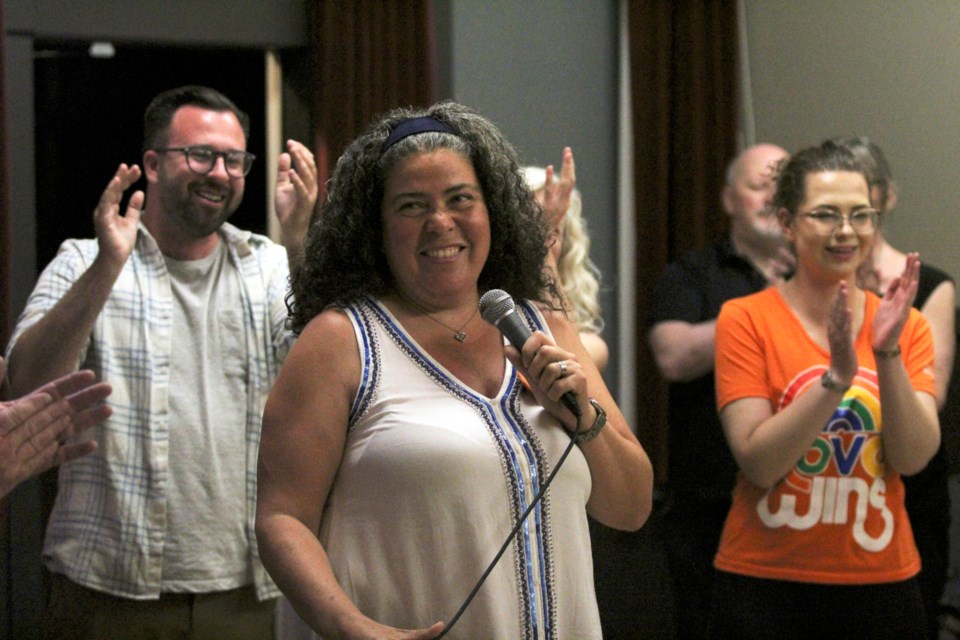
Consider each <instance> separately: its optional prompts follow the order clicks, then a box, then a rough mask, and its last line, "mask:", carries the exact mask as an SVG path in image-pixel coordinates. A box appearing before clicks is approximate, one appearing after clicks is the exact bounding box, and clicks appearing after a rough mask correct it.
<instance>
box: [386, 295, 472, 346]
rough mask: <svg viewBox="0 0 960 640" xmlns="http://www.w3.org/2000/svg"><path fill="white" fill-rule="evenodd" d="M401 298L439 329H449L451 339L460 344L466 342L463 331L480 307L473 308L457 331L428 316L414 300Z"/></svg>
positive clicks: (427, 312)
mask: <svg viewBox="0 0 960 640" xmlns="http://www.w3.org/2000/svg"><path fill="white" fill-rule="evenodd" d="M401 295H402V294H401ZM403 297H404V299H405V300H407V301H408V302H409V303H410V304H412V305H413V306H415V307H416V308H417V309H420V311H423V314H424V315H425V316H427V317H428V318H430V319H431V320H433V321H434V322H436V323H437V324H439V325H440V326H441V327H445V328H447V329H449V330H450V331H453V339H454V340H456V341H457V342H460V343H463V342H466V340H467V334H466V333H465V332H464V331H463V330H464V329H465V328H466V327H467V325H468V324H470V321H471V320H473V317H474V316H475V315H477V311H479V310H480V305H477V306H476V307H474V309H473V313H471V314H470V317H469V318H467V321H466V322H464V323H463V325H462V326H461V327H460V328H459V329H457V328H455V327H451V326H450V325H448V324H447V323H446V322H444V321H443V320H439V319H437V318H434V317H433V316H432V315H430V312H429V311H427V310H426V309H424V308H423V307H421V306H420V305H419V304H417V302H416V301H415V300H412V299H411V298H408V297H407V296H403Z"/></svg>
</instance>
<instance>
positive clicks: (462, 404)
mask: <svg viewBox="0 0 960 640" xmlns="http://www.w3.org/2000/svg"><path fill="white" fill-rule="evenodd" d="M546 251H547V247H546V225H544V224H543V219H542V216H541V215H540V211H539V210H538V207H537V206H536V203H535V201H534V199H533V196H532V193H531V191H530V190H529V189H528V188H527V187H526V185H525V184H524V182H523V178H522V176H521V174H520V168H519V166H518V163H517V158H516V154H515V152H514V150H513V148H512V146H510V144H509V143H508V142H507V141H506V140H505V139H504V138H503V136H502V134H501V133H500V132H499V130H497V129H496V127H494V126H493V125H492V124H491V123H490V122H489V121H487V120H486V119H485V118H483V117H481V116H479V115H478V114H476V113H475V112H473V111H471V110H469V109H467V108H465V107H462V106H460V105H457V104H454V103H442V104H439V105H435V106H433V107H431V108H430V109H428V110H424V111H412V110H409V109H401V110H397V111H394V112H391V113H389V114H387V115H386V116H385V117H384V118H383V119H381V120H379V121H378V122H376V123H374V124H373V125H371V127H370V128H369V129H368V130H367V132H366V133H365V134H364V135H362V136H361V137H360V138H358V139H357V140H355V141H354V142H353V143H352V144H351V145H350V147H349V148H348V149H347V151H346V152H345V153H344V155H343V156H342V157H341V158H340V160H339V161H338V163H337V167H336V169H335V171H334V174H333V177H332V179H331V181H330V186H329V191H328V199H327V201H326V203H325V204H324V207H323V212H322V215H321V216H320V217H319V219H318V222H317V223H316V224H315V225H314V226H313V227H312V228H311V231H310V234H309V236H308V239H307V244H306V251H305V260H304V263H303V266H302V267H301V268H299V269H298V270H297V271H296V272H295V275H294V278H293V283H292V284H293V291H292V296H291V300H290V302H291V320H292V328H293V330H294V331H295V332H296V333H297V334H299V338H298V339H297V341H296V342H295V343H294V346H293V348H292V350H291V352H290V355H289V357H288V359H287V361H286V363H285V364H284V366H283V369H282V371H281V373H280V376H279V378H278V380H277V383H276V385H275V386H274V388H273V390H272V392H271V394H270V398H269V400H268V403H267V407H266V411H265V415H264V423H263V437H262V439H261V445H260V457H259V481H258V486H259V496H258V505H257V534H258V536H257V539H258V541H259V546H260V551H261V553H262V554H263V558H264V562H265V566H267V567H268V570H269V571H270V573H271V575H272V576H273V577H274V579H275V580H276V581H277V584H278V585H280V587H281V589H282V590H283V592H284V594H285V595H286V596H287V598H289V599H290V601H291V603H292V604H293V607H294V608H295V609H296V611H297V612H298V613H299V614H300V616H301V617H302V618H303V619H304V620H305V621H306V622H307V623H308V624H309V626H310V627H312V628H313V629H314V631H316V632H318V633H320V634H321V635H323V636H325V637H342V638H361V637H363V638H370V637H378V638H379V637H391V638H433V637H437V635H438V634H440V633H441V629H442V628H443V622H438V621H441V620H443V621H444V622H448V623H449V622H450V619H449V618H444V616H451V615H453V614H454V612H455V611H457V609H458V607H459V606H460V605H461V603H462V602H463V600H464V598H465V596H466V595H467V591H468V590H469V589H470V586H471V585H473V584H474V583H476V582H477V580H478V579H479V577H480V576H481V574H483V573H484V571H485V569H486V568H487V566H488V565H489V563H490V562H491V560H492V559H493V558H494V556H495V554H496V552H497V549H498V548H499V546H500V545H501V544H502V543H503V542H504V541H506V540H507V539H510V536H509V535H508V534H509V532H510V531H511V529H512V528H513V526H514V524H515V522H517V521H518V520H519V519H520V516H521V514H522V512H523V511H524V509H525V508H526V507H527V506H528V505H529V503H530V502H531V500H532V498H533V496H534V494H535V493H536V492H537V490H538V489H539V487H540V486H541V484H542V483H543V482H544V480H545V478H547V476H548V474H549V473H550V471H551V469H552V468H554V465H556V464H557V462H558V459H559V457H560V456H561V454H562V452H564V451H566V450H568V449H567V448H568V446H569V445H571V441H570V437H571V434H572V433H573V432H574V430H575V428H576V426H577V424H578V423H579V424H580V426H581V427H582V429H581V432H580V433H579V434H578V435H576V436H575V443H576V446H574V447H573V448H572V449H571V450H570V454H569V458H567V460H566V462H565V463H564V465H563V467H562V468H561V469H560V471H559V473H558V474H557V475H556V482H555V483H554V484H553V485H551V487H550V490H549V492H548V493H547V494H546V499H545V501H544V502H543V504H541V505H540V506H539V508H537V509H536V510H535V511H534V512H533V514H532V515H531V519H530V520H529V521H524V526H523V528H522V529H521V530H520V532H519V534H518V536H517V537H516V538H513V541H512V543H511V544H510V546H509V547H508V548H507V556H508V557H505V558H503V560H502V561H501V562H500V563H499V564H497V565H496V567H495V568H493V570H492V571H491V573H490V574H489V578H488V579H487V580H486V582H485V583H484V585H483V586H482V588H481V589H480V590H479V592H478V594H477V597H476V599H475V600H473V602H472V604H471V605H470V606H469V607H468V608H467V609H466V611H465V613H464V615H463V617H462V618H461V619H460V621H459V622H458V623H457V625H456V626H455V627H453V628H452V631H451V635H450V637H451V638H454V637H455V638H521V637H529V636H530V635H532V634H534V633H542V634H543V635H544V636H545V637H557V638H574V637H577V638H599V637H601V629H600V620H599V613H598V609H597V603H596V596H595V592H594V585H593V570H592V558H591V553H590V540H589V530H588V523H587V514H588V513H589V514H590V515H591V516H592V517H594V518H596V519H597V520H599V521H601V522H603V523H605V524H607V525H608V526H613V527H617V528H621V529H630V530H635V529H637V528H639V527H640V526H641V525H642V524H643V522H644V521H645V520H646V518H647V516H648V514H649V512H650V507H651V493H652V481H653V475H652V467H651V465H650V462H649V460H648V459H647V456H646V454H645V452H644V451H643V448H642V447H641V446H640V444H639V443H638V442H637V440H636V438H635V437H634V435H633V434H632V432H631V430H630V428H629V427H628V425H627V424H626V422H625V421H624V418H623V416H622V414H621V413H620V411H619V410H618V408H617V406H616V404H615V403H614V401H613V398H612V397H611V395H610V393H609V391H608V390H607V388H606V386H605V385H604V383H603V380H602V378H601V375H600V372H599V371H598V370H597V367H596V366H595V365H594V364H593V361H592V360H591V358H590V357H589V355H588V354H587V353H586V351H585V349H584V348H583V346H582V345H581V343H580V341H579V339H578V333H577V327H576V326H575V325H574V324H573V323H572V322H570V321H568V320H567V318H566V316H565V314H564V313H563V312H562V310H560V305H561V299H560V294H559V292H558V290H557V288H556V286H555V285H554V284H553V283H552V282H551V279H550V278H549V276H548V273H547V272H546V271H545V270H544V269H543V264H544V258H545V254H546ZM494 288H499V289H502V290H504V291H506V292H508V293H509V294H510V295H511V296H512V297H513V298H514V299H515V300H516V301H517V304H518V307H517V310H516V313H518V314H519V315H520V317H521V318H522V319H523V322H524V323H526V324H528V326H530V327H531V329H536V330H537V331H535V332H534V333H533V334H532V336H531V337H530V338H529V339H527V341H526V342H525V344H524V345H523V349H522V352H520V351H518V350H517V349H516V348H514V347H509V346H508V347H505V346H504V339H503V335H502V334H501V333H500V331H499V330H497V328H496V327H494V326H493V325H492V324H488V323H486V322H483V321H482V320H481V319H480V317H479V316H478V315H477V306H478V300H479V299H480V296H481V294H482V293H484V292H485V291H488V290H490V289H494ZM518 372H522V373H523V377H524V378H525V380H526V384H527V385H529V386H528V387H526V386H524V385H523V384H521V382H520V379H519V377H518ZM564 393H569V394H572V395H573V396H574V397H575V399H576V403H575V406H576V408H577V411H578V412H579V413H580V414H582V417H581V418H580V419H579V420H578V418H577V416H576V415H575V413H573V412H572V411H571V408H569V407H567V406H565V405H564V404H563V403H562V402H559V400H560V398H561V396H562V395H563V394H564ZM402 629H408V630H410V631H402ZM535 629H536V631H535ZM414 630H415V631H414Z"/></svg>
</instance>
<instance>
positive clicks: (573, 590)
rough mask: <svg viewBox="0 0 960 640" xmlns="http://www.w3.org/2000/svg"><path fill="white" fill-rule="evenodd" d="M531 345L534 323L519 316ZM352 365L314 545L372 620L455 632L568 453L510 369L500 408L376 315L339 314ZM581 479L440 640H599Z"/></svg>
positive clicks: (575, 456)
mask: <svg viewBox="0 0 960 640" xmlns="http://www.w3.org/2000/svg"><path fill="white" fill-rule="evenodd" d="M520 310H522V311H523V312H524V313H523V315H524V316H525V317H526V319H527V321H528V323H529V324H530V325H531V327H532V328H534V329H540V330H542V331H544V332H548V331H549V330H548V329H547V326H546V323H545V322H544V320H543V317H542V316H541V315H540V314H539V312H538V311H537V310H536V309H535V308H534V307H533V306H532V305H529V304H522V305H520ZM345 311H346V312H347V315H348V316H349V317H350V319H351V321H352V322H353V324H354V327H355V330H356V335H357V340H358V343H359V345H360V352H361V358H362V372H361V382H360V388H359V391H358V394H357V397H356V398H355V400H354V404H353V407H352V409H351V415H350V421H349V427H348V435H347V442H346V446H345V449H344V453H343V459H342V462H341V464H340V469H339V471H338V473H337V476H336V479H335V481H334V484H333V487H332V489H331V492H330V495H329V499H328V501H327V504H326V505H325V508H324V511H323V518H322V520H321V525H320V540H321V542H322V543H323V545H324V548H325V550H326V552H327V554H328V555H329V557H330V561H331V563H332V565H333V570H334V572H335V574H336V576H337V579H338V580H339V582H340V584H341V585H342V586H343V588H344V589H345V590H346V592H347V594H348V595H350V597H351V598H352V599H353V601H354V602H355V603H356V605H357V606H358V607H359V608H360V610H361V611H362V612H363V613H364V614H366V615H367V616H369V617H371V618H373V619H374V620H377V621H379V622H382V623H384V624H388V625H393V626H396V627H400V628H415V627H426V626H428V625H430V624H432V623H434V622H436V621H437V620H443V621H445V622H447V623H449V622H450V619H451V617H452V616H453V615H454V613H455V612H456V611H457V610H458V609H459V608H460V605H461V604H462V602H463V600H464V598H466V596H467V594H468V593H469V592H470V590H471V589H472V588H473V586H474V584H475V583H476V582H477V580H478V579H479V578H480V576H481V575H482V574H483V572H484V570H485V569H486V567H487V565H488V564H489V563H490V561H491V560H492V559H493V557H494V555H495V554H496V552H497V550H498V549H499V548H500V546H501V545H502V544H503V541H504V540H505V538H506V537H507V534H508V533H509V532H510V530H511V529H512V527H513V526H514V523H515V522H516V520H517V518H518V517H519V516H520V514H521V513H522V512H523V511H524V509H525V508H526V507H527V506H528V505H529V503H530V501H531V500H532V499H533V496H534V495H535V494H536V492H537V490H538V489H539V486H540V483H541V482H543V481H544V480H545V479H546V478H547V476H548V475H549V473H550V471H551V470H552V468H553V465H554V464H555V463H556V461H557V460H558V459H559V457H560V455H561V454H562V453H563V450H564V448H565V447H566V445H567V444H568V443H569V441H570V439H569V436H568V435H567V434H566V432H565V431H564V430H563V428H562V427H561V426H560V424H559V423H558V422H557V421H556V420H555V419H554V418H553V417H552V416H550V415H549V414H548V413H547V412H546V411H545V410H544V409H543V408H542V407H540V406H539V405H538V404H537V403H536V401H535V399H534V397H533V395H532V394H531V393H529V392H521V389H522V388H521V385H520V382H519V380H518V378H517V374H516V372H515V370H514V368H513V366H512V365H511V364H510V363H509V361H507V362H506V370H505V371H506V373H505V376H504V380H503V384H502V386H501V388H500V390H499V392H498V394H497V396H496V397H495V398H487V397H485V396H483V395H481V394H479V393H477V392H476V391H474V390H472V389H471V388H469V387H467V386H465V385H463V384H461V383H460V381H459V380H457V378H456V377H454V376H453V375H452V374H451V373H450V372H449V371H447V370H446V369H445V368H444V367H443V366H441V365H440V364H439V363H437V362H436V361H435V360H433V359H432V358H431V357H430V356H429V355H428V354H427V353H426V352H425V351H423V350H422V349H421V348H420V346H419V345H418V344H417V343H416V342H415V341H414V340H413V339H412V338H411V337H410V336H409V335H408V334H407V333H406V332H405V331H404V329H403V327H401V326H400V324H399V323H398V322H397V320H396V319H395V318H394V317H393V316H392V315H391V314H390V312H389V311H388V310H387V309H386V308H385V307H384V306H383V305H382V304H380V303H379V302H375V301H372V300H367V301H364V302H361V303H359V304H355V305H351V306H350V307H349V308H347V309H346V310H345ZM589 495H590V470H589V468H588V466H587V463H586V460H585V459H584V457H583V455H582V454H581V452H580V450H579V448H576V447H575V448H574V450H573V451H572V452H571V453H570V455H569V457H568V458H567V460H566V461H565V462H564V464H563V467H562V469H561V471H560V472H559V473H558V474H557V477H556V478H555V479H554V481H553V484H552V485H551V487H550V489H549V490H548V491H547V494H546V496H545V497H544V499H543V502H542V503H541V505H540V506H539V507H538V508H536V509H535V510H534V511H533V512H532V513H531V514H530V516H528V518H527V522H526V523H525V525H524V526H523V528H522V529H521V530H520V531H519V533H518V534H517V538H516V540H515V541H514V543H513V544H512V545H511V547H510V548H508V549H507V551H506V553H504V555H503V557H502V558H501V560H500V562H499V563H498V565H497V566H496V568H495V569H494V570H493V571H492V573H491V574H490V576H489V577H488V578H487V580H486V582H485V583H484V585H483V587H482V588H481V590H480V592H479V593H478V594H477V596H476V597H475V598H474V600H473V602H472V603H471V604H470V606H469V608H468V609H467V610H466V612H465V613H464V614H463V617H462V618H461V619H460V620H459V621H458V622H457V623H456V625H455V626H454V628H453V630H452V631H451V632H450V633H449V634H448V635H447V636H446V637H447V638H471V639H477V638H508V639H510V640H514V639H517V638H531V639H532V638H537V639H540V638H560V639H563V640H567V639H570V638H600V637H601V630H600V616H599V612H598V610H597V601H596V595H595V592H594V586H593V560H592V556H591V549H590V534H589V530H588V524H587V516H586V502H587V498H588V497H589Z"/></svg>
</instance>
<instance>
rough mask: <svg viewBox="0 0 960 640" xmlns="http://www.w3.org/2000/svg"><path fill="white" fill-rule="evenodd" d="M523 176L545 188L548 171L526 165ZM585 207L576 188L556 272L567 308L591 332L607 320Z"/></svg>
mask: <svg viewBox="0 0 960 640" xmlns="http://www.w3.org/2000/svg"><path fill="white" fill-rule="evenodd" d="M523 177H524V178H525V179H526V182H527V186H529V187H530V189H531V190H532V191H533V192H537V191H539V190H541V189H543V186H544V185H545V184H546V182H547V172H546V169H544V168H542V167H524V168H523ZM582 210H583V201H582V200H581V198H580V192H579V191H578V190H577V189H574V190H573V192H572V193H571V194H570V206H569V207H568V208H567V214H566V216H565V218H564V230H563V238H561V240H560V242H561V245H560V257H559V258H558V259H557V275H558V276H559V278H560V288H561V290H562V291H563V295H564V298H565V299H566V300H567V304H568V305H569V309H568V311H569V312H570V315H571V317H572V318H573V321H574V322H575V323H576V325H577V327H578V328H579V329H580V330H581V331H586V332H588V333H600V332H601V331H603V324H604V323H603V318H602V317H601V315H600V302H599V299H598V296H599V294H600V278H601V275H600V270H599V269H598V268H597V265H595V264H594V263H593V261H592V260H590V235H589V233H588V232H587V221H586V220H584V219H583V217H582V216H581V212H582Z"/></svg>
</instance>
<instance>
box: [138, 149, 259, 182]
mask: <svg viewBox="0 0 960 640" xmlns="http://www.w3.org/2000/svg"><path fill="white" fill-rule="evenodd" d="M154 151H157V152H158V153H171V152H175V153H182V154H183V155H185V156H186V157H187V166H188V167H190V170H191V171H193V172H194V173H199V174H200V175H203V176H205V175H207V174H208V173H210V172H211V171H213V167H214V166H215V165H216V164H217V158H223V166H224V168H225V169H226V170H227V173H228V174H229V175H230V176H232V177H234V178H242V177H244V176H245V175H247V174H248V173H250V169H251V168H252V167H253V161H254V160H256V159H257V156H255V155H253V154H252V153H247V152H246V151H214V150H213V149H211V148H210V147H165V148H162V149H154Z"/></svg>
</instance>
